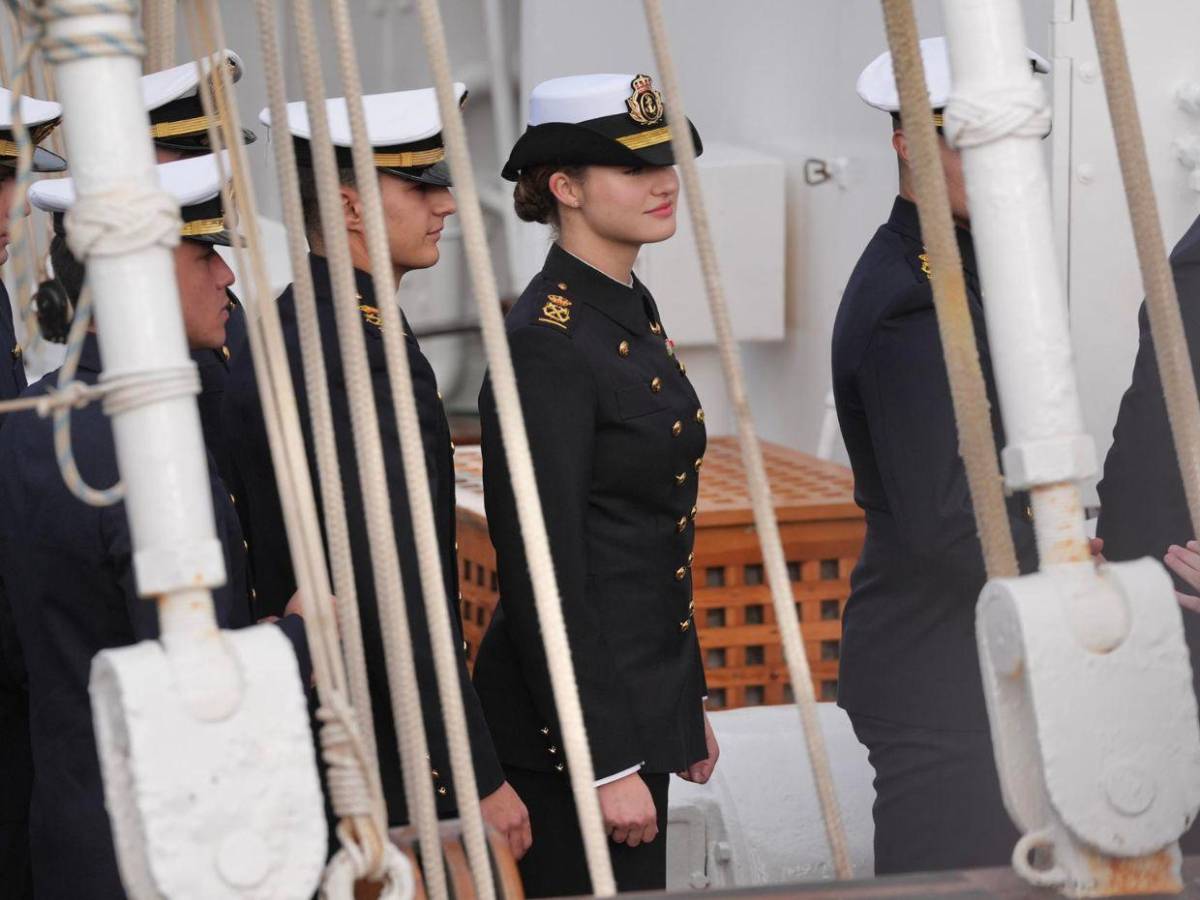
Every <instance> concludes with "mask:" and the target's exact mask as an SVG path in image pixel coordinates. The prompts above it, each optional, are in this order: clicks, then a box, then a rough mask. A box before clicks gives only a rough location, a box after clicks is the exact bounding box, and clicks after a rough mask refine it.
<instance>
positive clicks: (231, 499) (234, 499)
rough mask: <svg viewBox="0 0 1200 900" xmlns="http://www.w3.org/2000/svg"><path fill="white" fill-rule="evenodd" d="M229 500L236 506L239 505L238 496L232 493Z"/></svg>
mask: <svg viewBox="0 0 1200 900" xmlns="http://www.w3.org/2000/svg"><path fill="white" fill-rule="evenodd" d="M229 502H230V503H232V504H233V505H234V506H237V497H235V496H233V494H230V495H229Z"/></svg>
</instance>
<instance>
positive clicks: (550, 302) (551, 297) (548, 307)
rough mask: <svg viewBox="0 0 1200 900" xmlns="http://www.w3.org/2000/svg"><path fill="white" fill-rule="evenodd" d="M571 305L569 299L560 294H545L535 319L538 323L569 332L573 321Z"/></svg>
mask: <svg viewBox="0 0 1200 900" xmlns="http://www.w3.org/2000/svg"><path fill="white" fill-rule="evenodd" d="M572 306H573V304H572V303H571V301H570V300H569V299H567V298H566V297H564V296H563V295H562V294H546V299H545V300H544V301H543V302H542V307H541V309H540V310H538V315H537V319H536V320H535V321H536V322H537V324H539V325H545V326H547V327H548V328H553V329H555V330H556V331H563V332H566V333H567V334H570V333H571V328H572V325H573V321H574V320H573V318H572Z"/></svg>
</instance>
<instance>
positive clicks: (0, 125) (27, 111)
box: [0, 88, 67, 172]
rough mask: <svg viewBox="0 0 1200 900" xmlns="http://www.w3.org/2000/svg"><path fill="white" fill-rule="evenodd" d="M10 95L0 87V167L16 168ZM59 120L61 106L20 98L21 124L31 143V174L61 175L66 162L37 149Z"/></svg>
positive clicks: (48, 152) (44, 150) (8, 91)
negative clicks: (51, 173) (56, 173)
mask: <svg viewBox="0 0 1200 900" xmlns="http://www.w3.org/2000/svg"><path fill="white" fill-rule="evenodd" d="M12 100H13V93H12V91H10V90H7V89H6V88H0V166H8V167H9V168H15V167H16V165H17V143H16V135H15V134H13V118H12ZM61 121H62V106H60V105H59V104H57V103H53V102H51V101H49V100H36V99H34V98H33V97H26V96H24V95H22V96H21V122H22V124H23V125H24V126H25V127H26V128H27V129H28V130H29V139H30V140H31V141H32V142H33V144H34V148H33V171H35V172H61V171H62V170H63V169H65V168H66V167H67V161H66V160H65V159H63V158H62V157H61V156H59V155H58V154H57V153H51V152H50V151H49V150H47V149H45V148H44V147H39V146H37V145H38V144H39V143H40V142H41V141H43V140H45V138H46V136H47V135H49V134H50V132H52V131H53V130H54V129H55V128H56V127H58V123H59V122H61Z"/></svg>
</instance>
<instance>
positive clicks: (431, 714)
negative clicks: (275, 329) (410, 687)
mask: <svg viewBox="0 0 1200 900" xmlns="http://www.w3.org/2000/svg"><path fill="white" fill-rule="evenodd" d="M310 263H311V266H312V273H313V282H314V284H315V287H316V296H317V310H318V319H319V322H320V328H321V335H322V340H323V349H324V354H325V367H326V373H327V376H328V382H329V392H330V400H331V405H332V408H333V421H334V427H335V429H336V431H337V449H338V459H339V463H340V469H341V476H342V487H343V491H344V493H345V506H346V515H347V519H348V521H349V527H350V543H351V549H352V551H353V563H354V571H355V576H356V578H355V584H356V588H357V591H358V602H359V605H360V610H361V613H362V625H363V643H364V646H365V651H366V658H367V671H368V677H369V681H370V689H371V699H372V712H373V716H374V721H375V738H376V742H377V744H378V750H379V767H380V774H381V776H382V781H383V791H384V796H385V798H386V800H387V804H388V815H389V820H390V821H391V822H392V823H393V824H403V823H404V822H406V821H407V820H408V813H407V809H406V807H405V802H404V786H403V782H402V775H401V769H400V756H399V752H398V749H397V746H396V729H395V726H394V724H393V722H392V715H391V703H390V701H389V699H388V698H389V695H388V687H387V669H386V664H385V659H384V652H383V638H382V635H381V633H380V626H379V616H378V612H377V606H376V599H375V588H374V584H373V582H372V571H373V569H372V566H371V557H370V548H369V544H368V539H367V528H366V523H365V515H364V509H363V502H362V493H361V491H360V489H359V482H358V465H357V462H356V460H355V455H354V443H353V434H352V429H351V422H350V406H349V394H348V392H347V389H346V383H345V376H344V373H343V368H342V357H341V351H340V347H339V345H338V341H337V326H336V323H335V321H334V307H333V291H332V286H331V284H330V280H329V268H328V263H327V262H326V261H325V259H324V258H323V257H320V256H311V257H310ZM355 278H356V281H357V286H358V291H359V295H360V296H359V301H358V302H359V304H360V309H362V311H363V329H364V331H365V333H366V339H367V357H368V358H367V361H368V364H369V366H370V371H371V379H372V384H373V386H374V391H375V405H376V409H377V411H378V414H379V428H380V435H381V437H382V439H383V452H384V464H385V467H386V475H387V483H388V489H389V491H390V492H391V501H392V518H393V520H394V522H395V530H396V542H397V546H398V550H399V553H400V566H401V574H402V576H403V582H404V596H405V603H406V605H407V609H408V616H409V623H410V626H411V629H412V634H413V639H414V651H415V660H416V667H417V678H418V681H419V683H420V689H421V698H422V707H423V710H424V714H425V728H426V732H427V735H428V738H429V753H430V763H431V776H432V777H434V780H435V783H436V785H437V792H438V796H437V800H438V810H439V812H440V813H441V814H443V815H448V814H452V813H453V812H454V810H455V809H456V804H455V800H454V786H453V782H452V776H451V773H450V760H449V752H448V749H447V746H446V736H445V726H444V725H443V724H442V714H441V705H440V704H439V703H438V701H437V679H436V675H435V674H434V667H433V651H432V648H431V646H430V642H429V637H428V632H429V628H428V625H427V624H426V618H425V601H424V595H423V592H422V590H421V583H420V574H419V572H418V569H417V552H416V544H415V542H414V540H413V533H412V526H411V525H410V522H411V516H410V514H409V507H408V491H407V489H406V487H405V482H404V466H403V461H402V460H401V458H400V436H399V429H398V428H397V425H396V419H395V416H394V414H393V408H392V395H391V390H390V388H389V385H388V377H387V367H386V361H385V358H384V351H383V334H382V332H381V331H380V326H379V325H378V324H376V323H378V322H379V318H378V313H377V312H376V309H377V305H378V304H377V301H376V299H375V294H374V286H373V283H372V280H371V277H370V275H368V274H367V273H365V272H360V271H356V272H355ZM278 304H279V315H280V319H281V320H282V323H283V333H284V341H285V343H286V346H287V349H288V357H289V360H290V363H291V371H292V381H293V384H294V386H295V389H296V396H297V403H298V405H299V409H300V423H301V427H302V430H303V432H304V438H305V443H306V446H307V450H308V464H309V467H310V470H311V472H312V476H313V481H314V487H315V488H316V490H317V495H318V497H319V496H320V484H319V478H318V471H317V465H316V455H315V450H314V447H313V443H312V426H311V422H310V419H309V415H308V399H307V393H306V391H305V382H304V376H303V364H302V359H301V355H300V336H299V331H298V325H297V321H296V309H295V301H294V299H293V297H292V289H291V288H288V290H287V291H285V292H284V293H283V295H282V296H281V297H280V298H279V301H278ZM405 340H407V342H408V354H409V365H410V371H411V372H412V379H413V386H414V390H415V393H416V400H417V410H418V414H419V417H420V422H421V436H422V439H423V442H424V445H425V462H426V465H427V466H428V472H429V487H430V491H431V493H432V497H433V506H434V512H435V516H436V525H437V535H438V540H439V543H440V546H441V555H442V571H443V573H444V575H445V580H446V596H447V602H448V604H449V605H450V606H451V607H452V609H451V621H452V623H453V625H454V630H455V644H456V647H457V648H458V650H459V673H460V677H461V679H462V685H463V701H464V703H465V704H466V712H467V724H468V727H469V730H470V736H471V750H472V752H473V754H474V759H475V777H476V781H477V782H478V787H479V793H480V796H487V795H488V794H490V793H492V792H493V791H495V790H496V789H497V788H499V787H500V785H501V784H503V783H504V774H503V772H502V771H501V769H500V765H499V763H498V761H497V760H496V754H495V751H494V750H493V748H492V742H491V739H490V737H489V736H488V732H487V723H486V722H485V720H484V718H483V713H482V711H481V710H480V708H479V699H478V698H477V697H476V696H475V692H474V691H473V690H472V688H471V684H470V679H469V677H468V675H467V670H466V658H465V656H464V655H463V653H462V640H463V638H462V623H461V620H460V616H459V612H458V607H457V604H456V602H455V601H456V598H457V597H458V566H457V553H456V551H455V543H454V535H455V521H456V516H455V501H454V464H453V458H452V455H451V454H452V452H453V446H452V444H451V442H450V427H449V424H448V422H447V421H446V414H445V411H444V410H443V408H442V402H441V399H440V397H439V395H438V389H437V380H436V377H435V376H434V372H433V368H432V367H431V366H430V365H429V361H428V360H427V359H426V358H425V356H424V354H422V353H421V348H420V346H419V345H418V344H417V341H416V339H415V338H413V337H412V335H411V330H410V329H409V328H408V324H407V322H405ZM224 412H225V422H226V433H227V435H228V439H229V440H230V442H231V446H232V450H233V459H234V464H235V468H236V469H237V473H236V476H237V478H238V480H239V481H240V483H241V484H242V485H243V488H242V490H243V494H241V495H239V498H238V512H239V514H240V515H241V516H242V521H243V525H244V526H245V528H246V530H247V532H248V536H249V541H250V561H251V565H252V567H253V571H254V576H255V585H256V588H257V592H258V593H257V600H256V610H257V615H260V616H264V615H272V614H278V611H279V610H280V609H282V607H283V604H284V603H285V602H286V601H287V599H288V597H290V596H291V594H292V592H293V591H294V590H295V587H296V579H295V574H294V572H293V570H292V562H291V557H290V556H289V554H288V544H287V535H286V533H285V531H284V526H283V515H282V512H281V510H280V505H279V494H278V491H277V489H276V486H275V473H274V467H273V465H272V462H271V454H270V448H269V447H268V444H267V435H266V429H265V425H264V423H263V419H262V409H261V405H260V401H259V396H258V386H257V384H256V382H255V380H254V367H253V360H252V359H251V354H250V352H249V348H247V349H246V350H245V351H244V352H243V353H242V354H241V355H240V357H239V358H238V359H237V360H236V361H235V363H234V367H233V371H232V373H231V375H230V379H229V384H228V386H227V389H226V399H225V410H224ZM318 511H320V504H319V501H318ZM434 773H436V774H434Z"/></svg>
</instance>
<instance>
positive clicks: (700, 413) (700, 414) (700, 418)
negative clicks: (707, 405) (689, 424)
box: [696, 409, 704, 425]
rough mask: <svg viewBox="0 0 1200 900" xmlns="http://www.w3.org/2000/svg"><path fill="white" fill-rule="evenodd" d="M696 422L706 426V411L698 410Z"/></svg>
mask: <svg viewBox="0 0 1200 900" xmlns="http://www.w3.org/2000/svg"><path fill="white" fill-rule="evenodd" d="M696 421H697V422H699V423H700V424H701V425H703V424H704V410H702V409H698V410H696Z"/></svg>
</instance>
